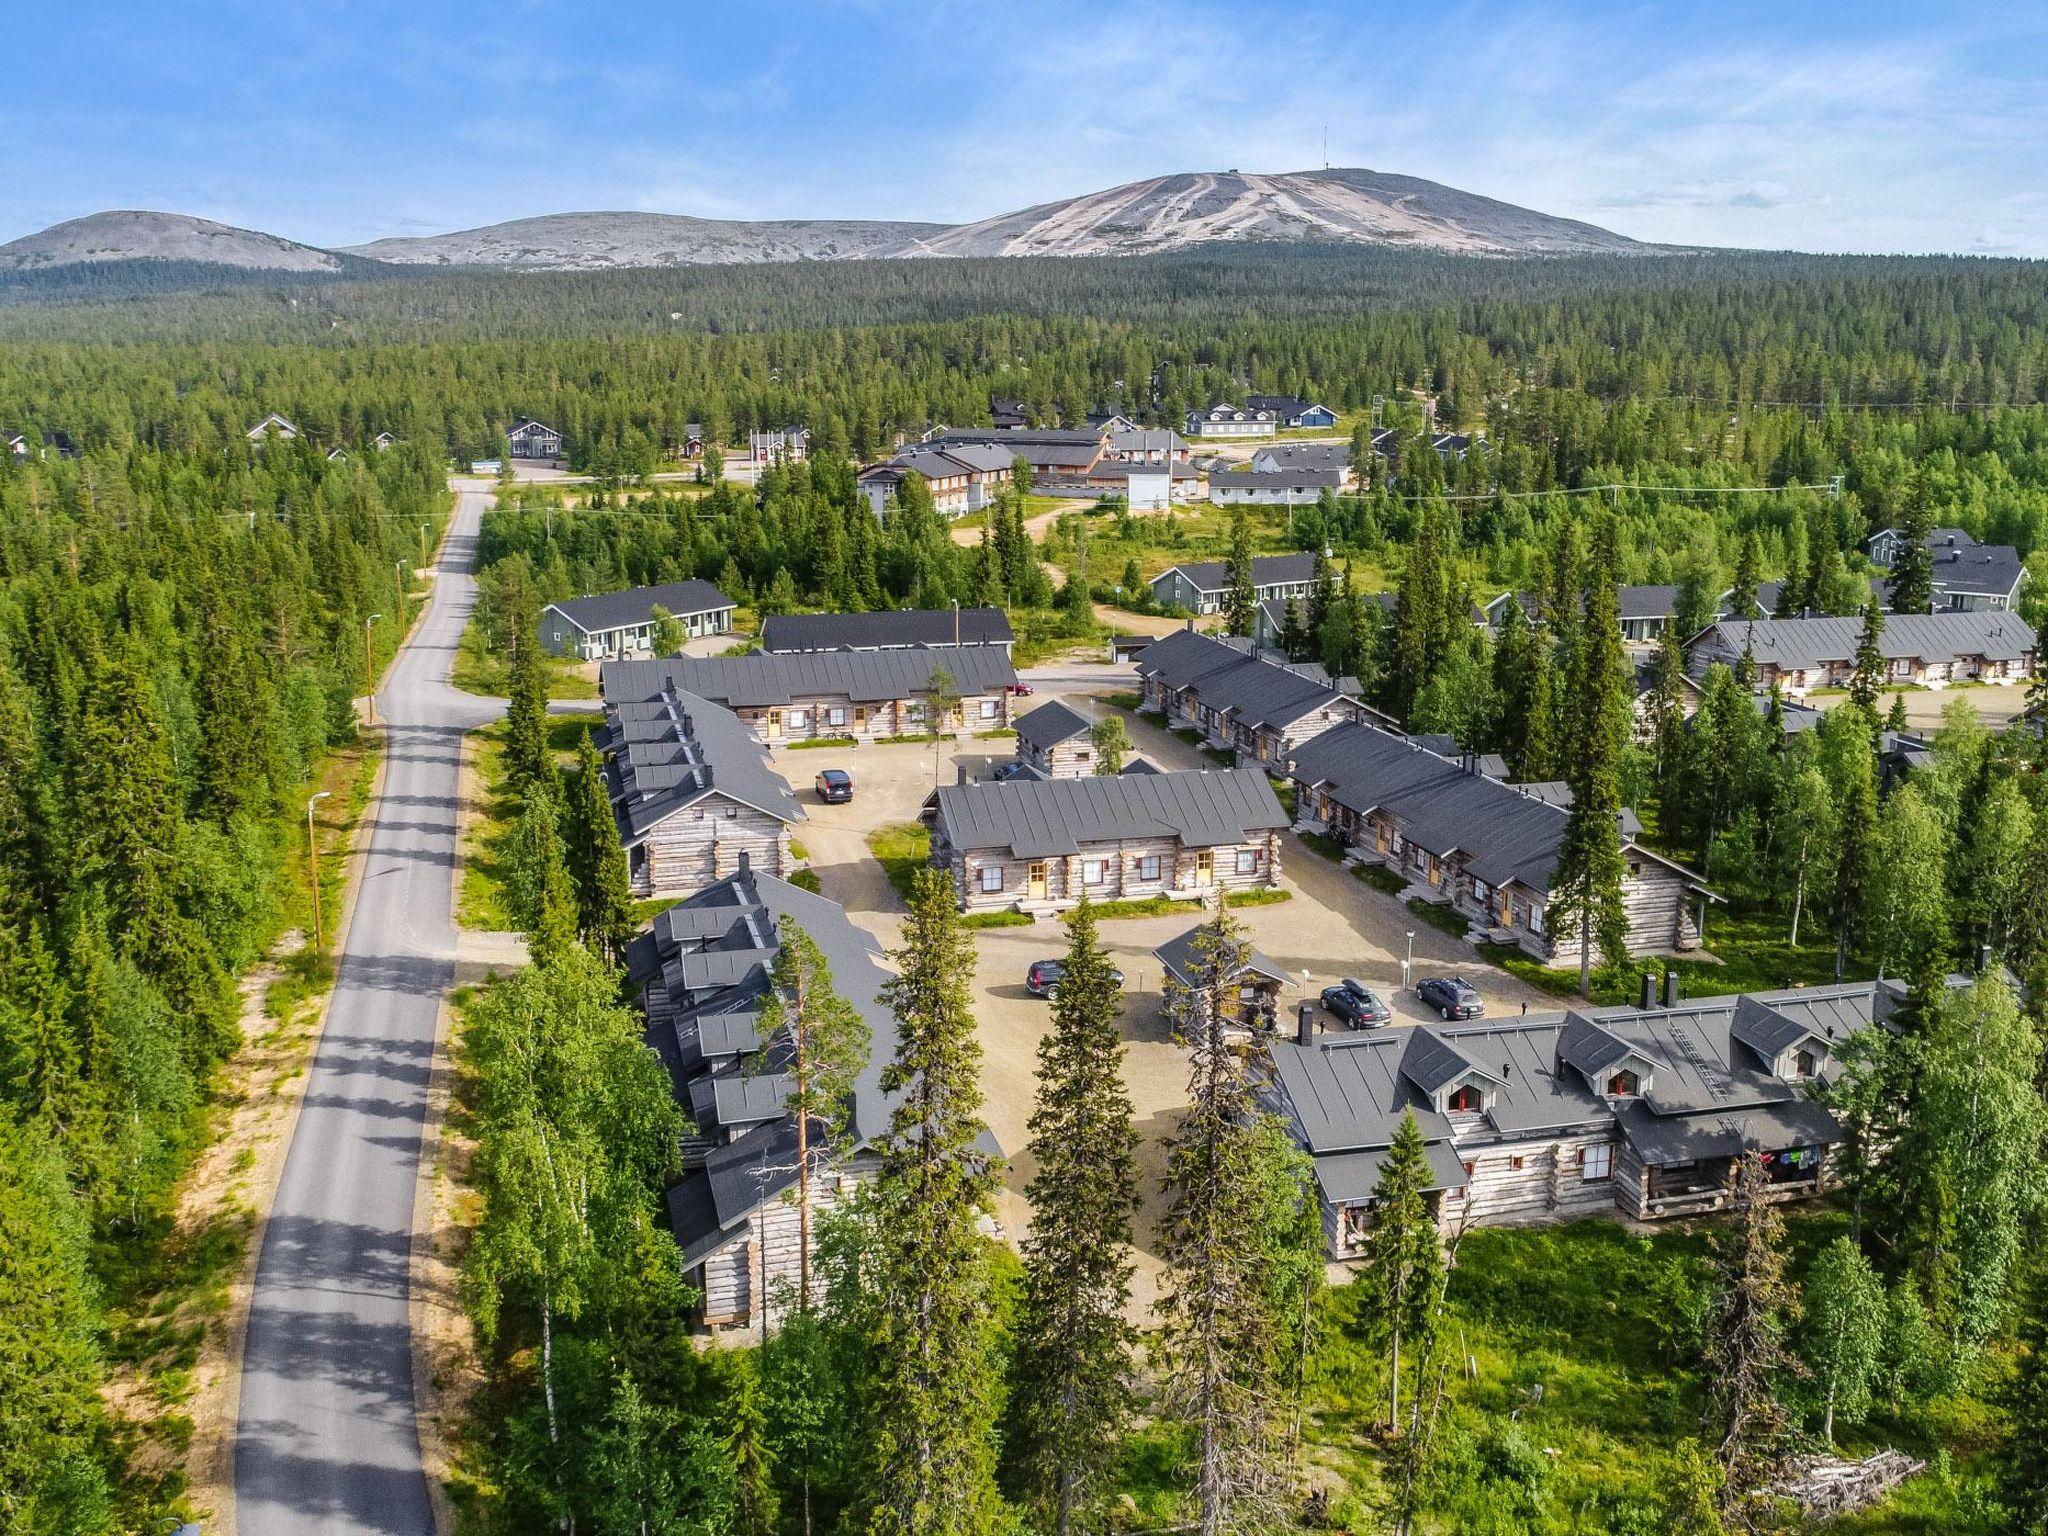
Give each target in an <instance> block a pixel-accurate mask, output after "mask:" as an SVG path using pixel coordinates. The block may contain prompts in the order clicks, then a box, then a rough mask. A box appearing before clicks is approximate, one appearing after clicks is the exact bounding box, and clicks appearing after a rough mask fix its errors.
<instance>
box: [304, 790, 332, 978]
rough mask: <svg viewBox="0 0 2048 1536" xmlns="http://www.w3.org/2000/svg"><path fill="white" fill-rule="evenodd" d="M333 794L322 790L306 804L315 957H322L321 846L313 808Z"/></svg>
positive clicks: (307, 848)
mask: <svg viewBox="0 0 2048 1536" xmlns="http://www.w3.org/2000/svg"><path fill="white" fill-rule="evenodd" d="M330 793H332V791H330V790H325V789H323V790H321V791H320V792H319V793H318V794H316V795H314V796H313V797H312V799H310V800H308V801H307V802H306V863H307V864H308V865H309V866H310V867H311V869H312V872H313V957H314V958H315V959H316V960H317V959H318V958H319V957H320V947H321V945H320V844H319V841H318V840H317V839H316V838H315V837H314V836H313V807H314V806H316V805H318V804H319V803H320V802H321V801H322V800H325V799H326V798H327V797H328V795H329V794H330Z"/></svg>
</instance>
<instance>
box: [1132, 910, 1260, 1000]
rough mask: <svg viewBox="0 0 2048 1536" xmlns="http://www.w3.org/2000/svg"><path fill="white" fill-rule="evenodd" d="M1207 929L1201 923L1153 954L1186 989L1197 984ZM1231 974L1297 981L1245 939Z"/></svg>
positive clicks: (1239, 942)
mask: <svg viewBox="0 0 2048 1536" xmlns="http://www.w3.org/2000/svg"><path fill="white" fill-rule="evenodd" d="M1207 928H1208V924H1206V923H1198V924H1196V925H1195V926H1194V927H1193V928H1190V929H1189V930H1188V931H1187V932H1186V933H1182V934H1177V935H1175V936H1174V937H1173V938H1170V939H1168V940H1167V941H1166V942H1165V943H1164V944H1161V945H1160V946H1159V947H1158V948H1157V949H1155V950H1153V951H1152V957H1153V959H1155V960H1157V961H1158V962H1159V963H1160V964H1161V965H1163V966H1165V967H1166V969H1167V971H1168V972H1169V973H1170V974H1171V975H1172V976H1173V977H1174V979H1175V980H1177V981H1178V982H1180V984H1181V985H1182V986H1184V987H1190V986H1194V985H1195V984H1196V981H1197V978H1198V975H1199V971H1200V967H1201V963H1202V957H1201V954H1200V952H1199V951H1198V950H1197V949H1196V947H1195V946H1196V942H1197V941H1198V940H1199V939H1200V938H1201V936H1202V934H1203V933H1204V932H1205V931H1207ZM1230 972H1231V974H1232V975H1233V976H1264V977H1266V978H1267V979H1268V980H1270V981H1277V982H1279V983H1281V984H1282V985H1283V986H1284V985H1285V984H1287V983H1288V982H1290V981H1292V980H1293V979H1294V978H1293V977H1291V976H1290V975H1288V974H1287V969H1286V967H1284V966H1283V965H1281V964H1280V962H1279V961H1277V960H1275V959H1274V958H1273V957H1272V956H1270V955H1268V954H1265V953H1264V952H1262V951H1260V950H1257V949H1254V948H1253V947H1252V946H1251V945H1250V944H1249V943H1247V942H1246V941H1244V940H1242V939H1240V940H1237V941H1236V949H1235V950H1234V952H1233V953H1232V956H1231V960H1230Z"/></svg>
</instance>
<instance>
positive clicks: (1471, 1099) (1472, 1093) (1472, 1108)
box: [1444, 1083, 1486, 1115]
mask: <svg viewBox="0 0 2048 1536" xmlns="http://www.w3.org/2000/svg"><path fill="white" fill-rule="evenodd" d="M1444 1107H1445V1108H1446V1109H1447V1110H1449V1111H1450V1112H1451V1113H1452V1114H1454V1115H1476V1114H1478V1113H1479V1112H1480V1111H1481V1110H1483V1109H1484V1108H1486V1095H1485V1094H1484V1093H1482V1092H1481V1091H1480V1090H1479V1087H1478V1085H1477V1084H1474V1083H1460V1084H1458V1086H1457V1087H1455V1088H1453V1089H1452V1090H1451V1096H1450V1098H1449V1099H1447V1100H1446V1101H1445V1102H1444Z"/></svg>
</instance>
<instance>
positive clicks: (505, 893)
mask: <svg viewBox="0 0 2048 1536" xmlns="http://www.w3.org/2000/svg"><path fill="white" fill-rule="evenodd" d="M470 739H471V742H472V743H473V750H474V754H475V756H474V762H475V764H476V783H477V804H476V814H475V815H474V816H473V817H472V818H471V819H470V823H469V826H468V827H467V829H466V831H465V835H464V837H463V840H462V841H463V846H462V885H461V890H460V893H459V894H458V896H457V899H456V903H455V920H456V922H457V923H458V924H460V925H461V926H462V927H464V928H481V929H486V930H489V931H494V932H495V931H502V930H505V929H509V928H511V927H512V908H511V891H510V890H509V888H508V886H507V881H508V880H509V879H510V878H511V868H510V866H509V865H508V864H507V862H506V850H505V844H506V842H507V840H508V839H509V838H510V837H511V835H512V826H513V823H514V821H515V820H517V818H518V814H519V813H518V806H517V804H516V803H515V801H514V799H513V796H512V795H511V793H510V792H509V791H508V790H507V788H506V785H505V732H504V727H503V725H502V724H499V725H487V726H485V727H484V728H483V729H482V730H480V731H474V732H472V733H471V736H470Z"/></svg>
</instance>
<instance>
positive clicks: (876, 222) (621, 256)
mask: <svg viewBox="0 0 2048 1536" xmlns="http://www.w3.org/2000/svg"><path fill="white" fill-rule="evenodd" d="M945 230H946V226H945V225H943V224H915V223H908V222H898V221H893V220H888V219H695V218H689V217H687V216H685V215H682V214H675V213H555V214H548V215H545V216H543V217H541V218H535V219H514V220H513V221H512V222H510V223H509V224H489V225H486V226H484V227H483V228H482V229H465V230H459V231H457V232H456V233H454V234H448V235H421V236H416V237H396V238H391V239H385V240H372V241H371V242H370V243H369V244H368V245H356V246H350V247H348V251H349V254H350V255H353V256H367V257H369V258H370V259H372V260H373V261H391V262H403V263H408V264H417V263H430V264H445V265H453V266H493V267H548V268H555V269H572V270H574V269H590V268H602V267H683V266H696V265H700V264H703V263H708V262H741V261H844V260H848V259H850V258H853V257H860V256H893V255H896V254H897V253H898V252H899V251H901V250H902V249H903V248H904V247H905V246H906V245H909V244H911V243H913V242H915V241H918V240H923V239H928V238H930V237H932V236H934V235H939V234H943V233H944V232H945Z"/></svg>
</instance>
